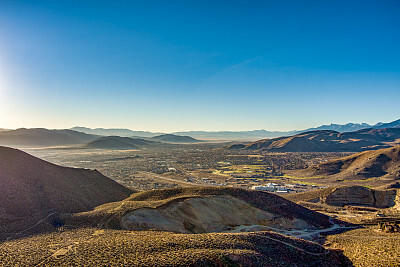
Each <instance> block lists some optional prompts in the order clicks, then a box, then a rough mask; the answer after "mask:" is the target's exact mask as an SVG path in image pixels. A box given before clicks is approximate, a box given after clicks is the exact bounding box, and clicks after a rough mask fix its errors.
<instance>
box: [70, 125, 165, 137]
mask: <svg viewBox="0 0 400 267" xmlns="http://www.w3.org/2000/svg"><path fill="white" fill-rule="evenodd" d="M71 130H73V131H78V132H82V133H86V134H96V135H104V136H111V135H116V136H122V137H130V136H138V137H153V136H156V135H160V134H161V133H152V132H147V131H132V130H129V129H104V128H96V129H91V128H86V127H73V128H71Z"/></svg>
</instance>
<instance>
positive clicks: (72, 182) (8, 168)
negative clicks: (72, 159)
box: [0, 147, 132, 223]
mask: <svg viewBox="0 0 400 267" xmlns="http://www.w3.org/2000/svg"><path fill="white" fill-rule="evenodd" d="M0 183H1V186H0V207H1V209H0V212H1V214H2V216H1V222H0V223H3V222H4V220H6V219H7V218H9V219H10V220H11V219H12V218H14V219H16V218H18V219H21V218H24V217H27V216H29V217H31V216H36V215H41V216H43V215H47V214H49V213H53V212H58V213H68V212H80V211H87V210H90V209H93V208H94V207H96V206H98V205H101V204H104V203H107V202H111V201H119V200H122V199H124V198H126V197H127V196H129V194H131V193H132V191H131V190H130V189H127V188H125V187H123V186H122V185H120V184H118V183H117V182H115V181H113V180H111V179H109V178H107V177H105V176H104V175H102V174H101V173H99V172H98V171H96V170H87V169H76V168H67V167H61V166H58V165H55V164H52V163H49V162H46V161H44V160H41V159H39V158H36V157H33V156H31V155H29V154H27V153H25V152H22V151H20V150H17V149H12V148H8V147H0Z"/></svg>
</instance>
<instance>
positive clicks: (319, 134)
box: [243, 128, 400, 152]
mask: <svg viewBox="0 0 400 267" xmlns="http://www.w3.org/2000/svg"><path fill="white" fill-rule="evenodd" d="M399 140H400V128H385V129H363V130H360V131H356V132H345V133H339V132H336V131H330V130H322V131H310V132H305V133H300V134H296V135H293V136H289V137H278V138H273V139H265V140H259V141H256V142H253V143H250V144H247V145H246V146H245V147H244V148H243V149H254V150H266V151H276V152H346V151H348V152H349V151H350V152H356V151H363V150H368V149H379V148H385V147H390V146H392V145H393V144H395V143H398V142H399Z"/></svg>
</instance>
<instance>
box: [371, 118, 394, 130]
mask: <svg viewBox="0 0 400 267" xmlns="http://www.w3.org/2000/svg"><path fill="white" fill-rule="evenodd" d="M372 128H374V129H384V128H400V120H396V121H392V122H389V123H377V124H376V125H374V126H373V127H372Z"/></svg>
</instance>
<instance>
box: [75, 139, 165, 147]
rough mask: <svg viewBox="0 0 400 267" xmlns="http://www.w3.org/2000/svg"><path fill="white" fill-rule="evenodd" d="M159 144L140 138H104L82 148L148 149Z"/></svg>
mask: <svg viewBox="0 0 400 267" xmlns="http://www.w3.org/2000/svg"><path fill="white" fill-rule="evenodd" d="M156 144H159V142H155V141H149V140H144V139H140V138H136V139H133V138H129V137H120V136H104V137H100V138H98V139H95V140H93V141H90V142H89V143H87V144H85V145H83V146H82V148H90V149H115V150H123V149H141V148H142V147H148V146H152V145H156Z"/></svg>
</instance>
